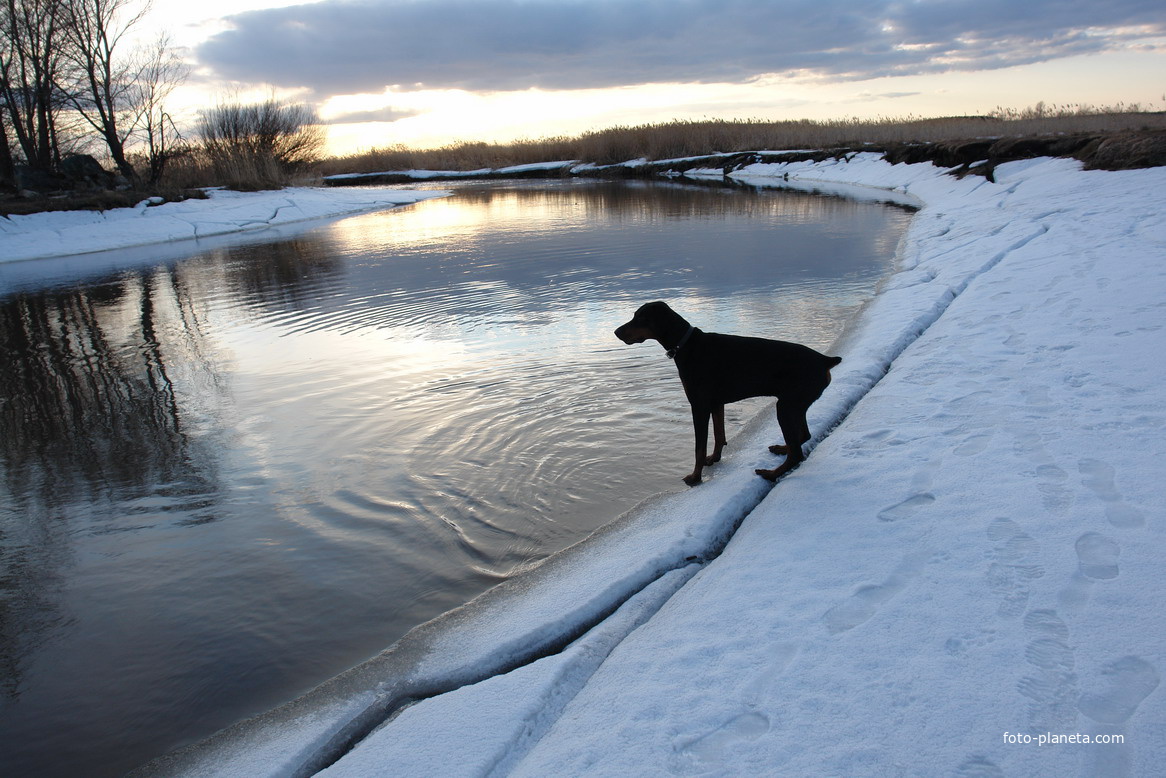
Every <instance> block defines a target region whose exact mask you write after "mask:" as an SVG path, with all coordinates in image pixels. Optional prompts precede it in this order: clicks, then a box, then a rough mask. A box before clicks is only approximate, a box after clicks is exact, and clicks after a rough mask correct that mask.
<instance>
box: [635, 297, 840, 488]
mask: <svg viewBox="0 0 1166 778" xmlns="http://www.w3.org/2000/svg"><path fill="white" fill-rule="evenodd" d="M615 336H616V337H617V338H619V339H620V340H622V341H623V342H624V343H627V344H629V345H630V344H632V343H643V342H644V341H645V340H658V341H659V342H660V345H662V346H663V347H664V348H665V349H667V354H668V357H669V358H670V359H675V360H676V369H677V370H678V371H679V372H680V382H681V383H682V384H683V385H684V393H685V394H686V395H687V396H688V402H689V404H690V405H691V406H692V426H693V428H694V429H695V431H696V466H695V467H694V468H693V470H692V472H691V473H689V474H688V475H686V476H685V477H684V482H685V483H686V484H688V485H689V486H695V485H696V484H698V483H700V474H701V470H703V469H704V466H705V465H711V464H713V463H714V462H719V461H720V459H721V449H723V448H724V447H725V403H732V402H737V401H738V400H744V399H746V398H748V397H776V398H777V423H778V425H779V426H780V427H781V434H782V436H783V437H785V445H784V446H782V445H776V446H770V447H769V450H770V451H772V452H773V453H774V454H784V455H785V461H784V462H782V463H781V465H780V466H778V467H777V468H775V469H773V470H757V471H756V472H757V474H758V475H759V476H761V477H763V478H766V479H768V480H770V481H776V480H777V479H778V478H779V477H780V476H783V475H785V474H786V473H788V472H789V471H790V470H793V469H794V468H795V467H797V466H798V464H799V463H800V462H801V461H802V460H803V459H805V455H804V454H803V453H802V444H803V443H805V442H806V441H808V440H809V439H810V427H809V424H807V422H806V411H807V410H809V407H810V405H811V404H812V403H813V402H814V400H817V399H818V398H819V397H821V396H822V392H823V391H824V390H825V389H826V387H827V386H828V385H829V384H830V368H832V367H834V366H835V365H837V364H838V363H839V362H841V361H842V358H841V357H828V356H826V355H825V354H820V353H818V352H817V351H814V350H813V349H812V348H809V347H808V346H802V345H799V344H797V343H785V342H783V341H780V340H766V339H765V338H746V337H741V336H739V335H719V334H717V333H715V332H702V331H700V330H699V329H697V328H696V327H693V326H692V325H691V324H689V323H688V322H687V321H685V320H684V319H683V318H681V316H680V315H679V314H678V313H676V312H675V311H673V310H672V309H671V308H669V307H668V305H667V304H666V303H662V302H654V303H647V304H645V305H642V306H640V309H639V310H638V311H636V315H635V316H633V317H632V320H631V321H629V322H628V323H627V324H625V325H623V326H622V327H620V328H619V329H617V330H616V331H615ZM710 416H711V417H712V420H713V453H712V455H711V456H706V454H707V450H706V449H707V446H708V437H709V417H710Z"/></svg>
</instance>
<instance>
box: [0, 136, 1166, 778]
mask: <svg viewBox="0 0 1166 778" xmlns="http://www.w3.org/2000/svg"><path fill="white" fill-rule="evenodd" d="M709 175H713V176H717V177H719V176H720V175H721V172H720V171H719V170H718V171H710V172H709ZM733 175H734V177H736V178H738V179H740V180H742V181H745V182H748V183H754V184H759V185H773V186H793V187H798V188H806V189H821V190H823V191H831V192H837V191H842V190H845V191H847V192H848V193H849V194H851V195H853V194H855V193H857V192H861V191H865V192H867V193H868V195H869V196H874V197H877V198H879V199H891V200H894V201H899V202H913V203H915V204H918V205H920V206H921V210H920V211H919V213H918V214H917V215H916V216H915V218H914V220H913V222H912V226H911V228H910V229H909V231H908V234H907V236H906V237H905V238H904V240H903V242H902V244H901V245H900V248H899V270H898V272H897V273H896V274H894V275H893V276H892V277H891V278H890V279H889V280H888V282H887V283H886V284H885V285H884V288H883V289H882V291H881V293H880V295H879V296H878V297H877V298H876V299H875V300H874V301H873V302H872V304H871V305H870V306H869V307H868V309H867V310H866V311H865V312H864V314H863V319H862V322H861V326H859V327H858V328H857V329H856V330H855V331H854V332H853V333H852V335H851V336H850V337H849V338H848V339H847V340H846V342H844V343H843V344H840V345H839V348H838V349H837V350H835V352H834V353H841V354H842V356H843V357H844V358H845V361H844V362H843V363H842V365H841V366H839V368H837V369H836V370H835V378H834V383H833V384H832V385H831V387H830V388H829V390H828V391H827V393H826V394H825V395H824V396H823V398H822V399H821V400H820V401H819V402H818V403H817V404H816V405H815V406H814V407H813V408H812V409H811V418H810V423H811V428H812V430H813V431H814V432H815V433H816V435H817V436H818V438H819V439H820V442H818V443H817V445H816V447H815V450H814V452H813V453H812V455H811V456H810V457H809V459H808V460H807V462H806V463H805V464H803V465H802V466H801V467H800V468H799V469H798V470H796V471H795V472H794V473H792V474H791V475H790V476H789V477H787V478H786V479H784V480H783V481H781V482H780V483H779V484H778V485H777V486H776V487H775V488H773V489H772V490H770V489H769V487H768V484H766V482H764V481H762V480H761V479H759V478H757V477H756V476H754V475H753V473H752V470H753V468H754V467H756V466H758V465H765V466H767V467H771V466H772V465H773V463H774V462H775V461H777V460H776V459H775V458H773V457H771V456H770V455H768V454H766V453H765V445H766V444H768V443H773V442H775V441H776V440H777V439H778V433H777V431H776V424H775V423H773V422H772V420H770V419H764V420H759V421H758V423H757V424H755V425H754V426H753V427H752V428H750V429H748V430H746V431H745V432H744V433H743V434H741V435H739V436H737V438H736V439H733V440H730V448H729V449H727V452H728V454H729V456H728V458H727V459H726V460H725V461H723V462H722V463H720V464H718V465H717V466H715V467H713V468H712V469H711V470H710V471H707V472H706V476H709V477H708V478H707V480H706V482H705V483H704V484H702V485H701V486H700V487H698V488H695V489H692V490H690V491H688V492H686V493H682V494H676V495H671V496H668V497H666V498H663V499H659V500H654V501H649V502H648V503H645V504H644V505H643V506H641V507H640V508H638V509H637V510H635V511H633V512H631V513H630V514H628V515H626V516H624V517H621V518H620V519H619V520H617V521H616V522H614V523H613V524H611V525H610V526H608V527H607V528H605V529H604V530H602V531H601V532H599V533H597V534H596V535H594V536H592V537H591V538H589V539H588V540H586V541H584V542H582V543H581V544H579V545H577V546H575V547H573V548H571V549H568V550H567V551H566V552H563V553H561V554H558V555H556V556H554V557H552V558H550V559H549V560H547V561H546V562H544V563H543V564H542V565H540V566H538V567H536V568H534V569H532V570H531V571H530V572H529V573H527V574H525V575H523V576H519V577H517V578H514V579H511V580H510V581H507V582H506V583H504V584H502V585H500V586H498V587H496V588H495V589H492V590H490V591H489V592H487V593H486V594H484V595H483V596H482V597H480V598H479V599H478V600H476V601H475V602H473V603H471V604H470V605H468V606H466V607H464V608H461V609H458V610H456V611H453V612H451V613H449V614H446V615H445V616H442V617H441V618H439V619H437V620H435V621H433V622H430V623H429V624H426V625H422V626H421V627H419V628H417V629H416V630H414V631H413V632H412V633H410V634H409V635H408V636H406V638H404V639H403V640H402V641H401V642H399V643H398V644H396V645H395V646H394V647H392V648H390V649H389V650H387V651H386V652H384V653H383V654H381V655H380V656H378V657H376V658H374V659H373V660H370V661H369V662H368V663H365V664H363V665H361V666H359V667H357V668H354V669H353V670H351V671H349V672H348V673H346V674H344V675H342V676H339V677H338V678H335V679H333V680H331V681H329V682H327V683H325V684H323V685H322V686H320V687H319V688H318V689H316V690H315V691H314V692H312V693H310V694H309V695H307V696H305V697H304V698H301V699H300V700H297V701H296V702H293V703H290V704H288V705H285V706H283V707H281V708H279V709H277V710H275V711H272V712H271V713H269V714H266V715H264V716H261V717H259V718H257V719H253V720H250V721H246V722H242V723H241V724H238V725H236V726H234V727H232V728H229V729H228V730H225V731H224V732H222V733H220V734H219V735H217V736H215V737H214V738H212V739H210V740H209V741H206V742H204V743H202V744H199V745H196V746H194V747H192V748H190V749H188V750H186V751H183V752H179V753H177V754H174V755H171V756H170V757H166V758H164V759H162V760H159V761H158V762H155V763H153V764H152V765H149V766H148V767H147V768H146V769H145V770H144V772H145V773H157V774H165V775H186V774H189V775H194V774H198V775H214V774H219V775H232V776H233V775H240V774H249V775H272V776H285V775H306V774H312V773H314V772H317V771H318V770H320V769H323V768H327V770H326V773H325V774H327V775H332V776H335V775H351V776H368V775H378V774H393V775H451V776H455V775H490V774H495V775H501V774H513V775H532V776H533V775H605V776H606V775H612V776H616V775H819V774H829V775H833V774H838V775H883V774H887V775H936V774H947V775H960V776H989V775H1090V776H1092V775H1114V776H1118V775H1152V774H1155V772H1156V770H1157V765H1158V764H1160V763H1161V762H1162V761H1163V760H1164V759H1166V691H1164V690H1163V688H1162V686H1161V684H1160V673H1161V672H1162V668H1163V667H1166V629H1164V627H1166V623H1164V622H1166V618H1164V617H1163V616H1162V615H1161V614H1162V607H1161V603H1162V602H1163V600H1164V599H1166V597H1164V595H1166V580H1164V579H1163V577H1162V574H1161V571H1162V570H1163V568H1164V564H1163V563H1164V562H1166V549H1164V546H1163V530H1164V527H1163V515H1164V513H1166V511H1164V510H1163V509H1164V508H1166V504H1164V503H1166V500H1164V494H1166V491H1164V490H1163V488H1162V487H1161V486H1160V485H1159V484H1160V481H1161V478H1160V474H1159V473H1160V470H1161V467H1160V465H1159V461H1160V457H1161V455H1162V454H1163V453H1164V450H1166V436H1164V435H1163V427H1166V411H1164V410H1163V408H1166V365H1164V364H1163V361H1162V360H1161V359H1160V358H1159V357H1158V354H1159V353H1160V351H1161V348H1162V345H1163V335H1162V333H1163V330H1162V325H1163V322H1164V319H1166V266H1164V264H1163V261H1162V260H1163V257H1164V256H1166V218H1164V217H1166V168H1154V169H1149V170H1138V171H1126V172H1082V171H1081V170H1080V166H1079V164H1078V163H1076V162H1072V161H1067V160H1050V159H1038V160H1030V161H1025V162H1016V163H1009V164H1006V165H1002V166H1000V167H999V168H997V171H996V183H990V182H987V181H985V180H984V179H982V178H977V177H968V178H964V179H961V180H957V179H955V178H952V177H950V176H946V175H944V174H943V172H942V171H941V170H939V169H937V168H935V167H934V166H932V165H929V164H923V165H897V166H892V165H889V164H887V163H885V162H883V161H882V160H880V159H879V158H878V157H877V155H873V154H871V155H857V156H854V157H852V158H850V159H849V160H848V161H843V162H836V161H831V162H823V163H810V162H807V163H790V164H782V165H755V166H752V167H749V168H746V169H743V170H740V171H738V172H736V173H734V174H733ZM347 191H353V190H328V191H327V193H326V195H327V196H329V197H330V196H332V195H334V194H337V193H340V192H347ZM385 194H386V195H388V196H397V195H402V196H403V195H406V194H413V193H399V192H386V193H385ZM416 194H425V195H429V194H430V193H416ZM212 202H213V201H212ZM9 237H10V236H9V235H8V234H7V233H4V234H0V256H5V257H6V256H7V254H6V251H7V248H8V247H9V246H12V245H18V244H19V243H20V240H24V238H21V239H20V240H17V241H15V242H11V243H10V242H9V241H8V238H9ZM613 326H614V325H613ZM653 346H654V344H649V345H646V346H643V347H642V348H651V347H653ZM661 359H663V356H661ZM678 391H679V388H678ZM826 431H829V434H828V436H826V437H824V438H823V434H824V433H825V432H826ZM677 466H678V467H682V466H683V463H682V462H681V461H678V462H677ZM680 474H681V472H680V471H678V475H680ZM738 524H740V528H739V529H738V530H737V531H736V533H735V534H734V529H735V528H736V527H737V525H738ZM730 536H731V539H730ZM726 540H727V541H728V542H727V545H726ZM722 550H723V553H722ZM718 554H719V555H718ZM416 699H422V701H421V702H418V703H416V704H412V705H409V706H407V705H408V703H410V702H412V701H413V700H416ZM397 711H400V713H399V715H396V717H395V718H392V719H391V720H389V721H388V723H387V724H385V723H384V722H385V721H386V720H387V719H389V717H390V716H392V715H393V714H394V713H396V712H397ZM1099 737H1104V738H1107V739H1109V740H1115V739H1117V738H1120V739H1121V740H1122V742H1121V743H1106V744H1099V743H1093V742H1089V743H1084V742H1081V741H1082V739H1083V738H1089V739H1090V740H1094V739H1097V738H1099ZM1042 739H1043V740H1045V741H1048V742H1047V743H1044V744H1042V743H1041V740H1042Z"/></svg>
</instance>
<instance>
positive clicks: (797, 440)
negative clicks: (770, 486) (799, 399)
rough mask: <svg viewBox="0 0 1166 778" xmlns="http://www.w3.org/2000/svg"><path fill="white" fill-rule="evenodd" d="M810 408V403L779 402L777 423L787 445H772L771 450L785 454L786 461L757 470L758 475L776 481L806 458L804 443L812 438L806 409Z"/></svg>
mask: <svg viewBox="0 0 1166 778" xmlns="http://www.w3.org/2000/svg"><path fill="white" fill-rule="evenodd" d="M809 409H810V406H809V404H808V403H806V404H802V403H791V402H790V401H788V400H783V401H779V402H778V403H777V424H778V426H779V427H781V435H782V437H784V438H785V445H784V446H770V447H769V450H770V451H772V452H773V453H775V454H784V455H785V461H784V462H782V463H781V464H780V465H778V466H777V467H776V468H774V469H773V470H762V469H758V470H755V471H754V472H755V473H757V475H759V476H761V477H762V478H764V479H766V480H768V481H776V480H777V479H778V478H780V477H781V476H783V475H785V474H786V473H788V472H789V471H790V470H793V469H794V468H795V467H797V466H798V465H799V464H801V462H802V460H803V459H805V458H806V456H805V454H803V453H802V444H803V443H805V442H806V441H808V440H809V439H810V425H809V424H808V423H807V421H806V411H808V410H809ZM775 449H776V450H775Z"/></svg>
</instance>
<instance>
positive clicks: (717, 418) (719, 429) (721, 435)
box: [704, 405, 728, 465]
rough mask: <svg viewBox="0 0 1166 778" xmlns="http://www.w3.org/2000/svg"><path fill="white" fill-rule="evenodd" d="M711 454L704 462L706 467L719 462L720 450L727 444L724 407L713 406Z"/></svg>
mask: <svg viewBox="0 0 1166 778" xmlns="http://www.w3.org/2000/svg"><path fill="white" fill-rule="evenodd" d="M712 415H713V453H712V454H710V455H709V457H708V459H706V460H705V462H704V463H705V464H706V465H712V464H716V463H717V462H720V461H721V450H722V449H723V448H724V447H725V444H726V443H727V442H728V441H727V440H726V438H725V406H724V405H714V406H713V414H712Z"/></svg>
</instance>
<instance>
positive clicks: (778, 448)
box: [758, 443, 789, 473]
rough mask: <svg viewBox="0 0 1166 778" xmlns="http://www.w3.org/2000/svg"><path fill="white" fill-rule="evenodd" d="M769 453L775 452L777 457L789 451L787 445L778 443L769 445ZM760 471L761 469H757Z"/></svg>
mask: <svg viewBox="0 0 1166 778" xmlns="http://www.w3.org/2000/svg"><path fill="white" fill-rule="evenodd" d="M769 453H770V454H777V455H778V456H779V457H783V456H785V455H786V454H788V453H789V446H786V445H783V444H781V443H778V444H776V445H773V446H770V447H769ZM760 472H761V471H758V473H760Z"/></svg>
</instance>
